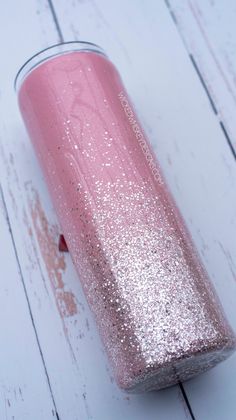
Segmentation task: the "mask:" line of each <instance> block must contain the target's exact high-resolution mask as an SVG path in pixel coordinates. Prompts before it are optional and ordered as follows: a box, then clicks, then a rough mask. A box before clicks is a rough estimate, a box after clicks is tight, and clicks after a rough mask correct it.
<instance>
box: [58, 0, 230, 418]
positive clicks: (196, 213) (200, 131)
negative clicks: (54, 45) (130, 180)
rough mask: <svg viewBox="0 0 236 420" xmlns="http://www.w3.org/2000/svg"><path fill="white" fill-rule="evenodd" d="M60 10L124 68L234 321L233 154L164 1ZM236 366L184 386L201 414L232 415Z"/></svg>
mask: <svg viewBox="0 0 236 420" xmlns="http://www.w3.org/2000/svg"><path fill="white" fill-rule="evenodd" d="M222 7H223V6H222ZM229 7H230V6H229ZM179 8H180V6H179ZM227 13H230V12H227ZM56 14H57V18H58V22H59V25H60V27H61V30H62V33H63V36H64V39H66V40H69V39H72V38H73V39H83V40H88V41H93V42H95V43H98V44H100V45H101V46H103V48H104V49H105V50H106V51H107V53H108V55H109V56H110V58H111V59H112V60H113V61H114V63H115V64H116V65H117V67H118V69H119V70H120V72H121V74H122V76H123V79H124V82H125V84H126V86H127V89H128V91H129V92H130V94H131V97H132V99H133V101H134V103H135V104H136V108H137V110H138V113H139V115H140V118H141V120H142V122H143V124H144V126H145V128H146V131H147V132H148V134H149V137H150V139H151V141H152V143H153V146H154V148H155V151H156V153H157V156H158V158H159V161H160V163H161V166H162V168H163V170H164V173H165V175H166V178H167V180H168V182H169V185H170V187H171V190H172V192H173V194H174V196H175V198H176V200H177V203H178V204H179V207H180V209H181V211H182V214H183V215H184V218H185V220H186V222H187V224H188V227H189V229H190V231H191V233H192V236H193V239H194V241H195V243H196V245H197V247H198V249H199V251H200V253H201V255H202V258H203V261H204V263H205V265H206V268H207V270H208V272H209V274H210V276H211V278H212V280H213V282H214V284H215V287H216V289H217V291H218V293H219V295H220V298H221V300H222V303H223V305H224V308H225V311H226V313H227V315H228V317H229V319H230V321H231V323H232V324H233V325H234V327H236V306H235V296H236V282H235V278H236V266H235V263H234V256H235V239H234V235H233V233H232V232H233V231H234V230H235V228H236V219H235V206H236V196H235V187H236V165H235V159H234V156H233V154H232V151H231V150H230V148H229V147H228V143H227V139H226V137H225V134H224V132H223V130H222V127H221V126H220V124H219V119H218V116H216V114H215V112H214V109H213V108H212V104H211V102H210V101H209V97H208V96H207V95H206V91H205V90H204V88H203V85H202V84H201V82H200V79H199V75H198V74H197V72H196V69H195V68H194V67H193V64H192V62H191V59H190V57H189V55H188V53H187V51H186V48H185V46H184V44H183V42H182V40H181V38H180V36H179V34H178V31H177V28H176V27H175V25H174V22H173V20H172V18H171V16H170V13H169V11H168V8H167V6H166V5H165V4H164V3H162V2H154V1H152V2H149V3H148V7H147V4H146V3H142V2H136V1H134V0H133V1H129V2H125V1H119V2H106V1H105V0H100V1H99V3H98V2H96V1H84V2H80V3H76V2H74V1H72V0H71V1H67V2H62V3H57V4H56ZM223 91H224V89H223V90H222V92H223ZM222 95H223V93H222ZM235 371H236V357H235V356H233V357H232V358H231V359H230V360H228V361H227V362H225V363H223V364H221V365H220V366H218V367H216V368H215V369H214V370H212V371H210V372H208V373H206V374H204V375H202V376H200V377H198V378H196V379H194V380H192V381H190V382H188V383H186V384H185V385H184V388H185V391H186V393H187V396H188V398H189V401H190V403H191V406H192V408H193V413H194V415H195V416H196V418H207V419H221V418H223V417H224V418H225V417H226V418H228V419H230V418H232V413H233V412H234V411H235V398H236V390H235V387H234V379H233V378H234V374H235ZM226 407H227V408H226Z"/></svg>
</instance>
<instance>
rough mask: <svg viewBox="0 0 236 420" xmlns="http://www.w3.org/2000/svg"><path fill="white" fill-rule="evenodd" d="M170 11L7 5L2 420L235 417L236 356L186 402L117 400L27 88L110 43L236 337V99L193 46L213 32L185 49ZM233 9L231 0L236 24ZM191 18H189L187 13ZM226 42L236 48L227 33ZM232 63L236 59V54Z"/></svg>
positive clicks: (28, 1)
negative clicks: (66, 247) (44, 72)
mask: <svg viewBox="0 0 236 420" xmlns="http://www.w3.org/2000/svg"><path fill="white" fill-rule="evenodd" d="M172 3H173V4H172ZM206 3H207V2H206ZM175 4H177V2H175ZM182 4H185V2H182ZM194 4H195V6H196V2H195V3H194ZM202 4H203V2H201V7H203V6H202ZM195 6H194V7H195ZM170 7H174V1H173V2H171V5H169V7H167V5H166V4H165V3H164V2H155V1H154V0H153V1H150V2H149V4H148V7H147V5H146V4H145V3H142V2H141V1H138V2H137V1H134V0H130V1H129V2H125V1H124V0H120V1H119V2H107V1H105V0H100V1H99V2H95V1H92V0H91V1H89V0H84V1H78V2H77V1H75V0H68V1H62V2H54V3H53V2H52V1H49V2H47V1H46V0H39V1H36V0H23V1H22V2H13V0H10V1H8V2H4V3H2V4H1V25H0V31H1V33H0V34H1V39H2V40H7V42H5V44H4V47H3V49H2V63H4V65H2V66H1V67H0V80H1V95H0V112H1V120H0V182H1V187H2V191H3V199H4V203H5V204H4V208H3V207H1V208H3V211H2V213H1V216H0V232H1V239H2V241H4V242H2V243H4V247H3V249H2V248H0V253H1V257H2V261H3V265H2V278H3V282H2V283H1V287H0V299H1V303H2V304H1V308H2V310H3V315H4V316H2V317H1V318H2V320H1V323H2V325H1V327H2V328H1V329H0V338H1V345H2V348H1V349H2V351H1V356H0V364H1V365H2V369H1V374H0V386H1V407H0V418H1V419H2V418H3V419H8V418H13V416H14V418H15V419H19V420H24V419H32V418H33V419H36V420H37V419H45V420H48V419H50V418H51V417H52V418H56V416H58V418H60V419H61V420H76V419H80V420H86V419H94V420H100V419H103V420H110V419H112V420H119V419H121V418H125V419H127V420H134V419H135V420H136V419H137V420H144V419H147V418H148V419H149V420H152V419H153V420H154V419H160V420H161V419H168V420H169V419H177V420H178V419H184V418H193V416H194V417H195V418H196V419H206V418H207V419H208V420H211V419H212V420H213V419H214V420H215V419H222V418H224V419H229V420H231V419H232V418H233V417H232V415H233V414H232V413H234V411H235V399H236V390H235V387H234V376H235V374H236V358H235V357H232V358H231V359H230V360H228V361H227V362H225V363H224V364H222V365H221V366H219V367H217V368H215V369H214V370H212V371H211V372H209V373H206V374H204V375H202V376H200V377H199V378H196V379H194V380H192V381H190V382H188V383H186V384H184V388H183V389H182V391H181V390H180V388H179V387H173V388H171V389H169V390H165V391H161V392H158V393H151V394H148V395H143V396H127V395H126V394H125V393H122V392H121V391H120V390H118V389H117V387H116V385H115V383H114V381H113V378H112V373H111V372H110V370H109V366H108V362H107V359H106V356H105V354H104V351H103V347H102V344H101V342H100V339H99V337H98V333H97V329H96V326H95V325H94V322H93V319H92V316H91V313H90V311H89V309H88V307H87V303H86V300H85V297H84V295H83V292H82V290H81V287H80V283H79V281H78V278H77V276H76V274H75V271H74V268H73V265H72V262H71V259H70V256H69V255H68V254H63V255H61V254H60V253H59V251H58V250H57V241H58V235H59V234H60V227H59V226H58V222H57V219H56V216H55V213H54V210H53V208H52V204H51V200H50V197H49V195H48V192H47V188H46V185H45V182H44V180H43V176H42V173H41V170H40V168H39V166H38V163H37V160H36V158H35V155H34V151H33V149H32V147H31V145H30V142H29V139H28V136H27V134H26V132H25V129H24V127H23V123H22V121H21V119H20V116H19V111H18V108H17V102H16V96H15V93H14V91H13V80H14V76H15V74H16V72H17V70H18V68H19V67H20V65H21V64H22V63H23V62H24V60H26V59H27V58H28V57H29V56H30V55H32V54H34V53H35V52H36V51H37V50H39V49H42V48H44V47H46V46H48V45H50V44H53V43H56V42H58V41H60V40H62V39H65V40H71V39H84V40H88V41H93V42H96V43H98V44H100V45H101V46H103V48H104V49H105V50H106V51H107V53H108V55H109V56H110V57H111V59H112V60H113V61H114V63H115V64H116V65H117V67H118V69H119V71H120V73H121V75H122V77H123V80H124V82H125V85H126V87H127V90H128V91H129V92H130V95H131V98H132V99H133V101H134V103H135V105H136V108H137V111H138V114H139V116H140V119H141V121H142V123H143V125H144V127H145V129H146V131H147V133H148V135H149V137H150V140H151V142H152V144H153V147H154V149H155V152H156V154H157V156H158V159H159V161H160V163H161V166H162V168H163V170H164V173H165V176H166V178H167V181H168V183H169V185H170V187H171V190H172V192H173V194H174V196H175V198H176V200H177V203H178V204H179V207H180V209H181V212H182V213H183V215H184V218H185V220H186V222H187V224H188V226H189V228H190V231H191V233H192V235H193V238H194V241H195V243H196V245H197V247H198V249H199V251H200V253H201V255H202V258H203V261H204V263H205V265H206V267H207V270H208V271H209V274H210V276H211V278H212V280H213V281H214V284H215V286H216V288H217V291H218V293H219V295H220V297H221V300H222V303H223V305H224V307H225V310H226V312H227V315H228V317H229V319H230V320H231V323H232V324H234V326H235V327H236V323H235V320H236V305H235V296H236V267H235V240H234V234H233V232H234V230H235V228H236V217H235V210H234V209H235V206H236V197H235V187H236V164H235V159H234V156H233V154H232V151H231V150H230V148H229V144H228V143H227V140H226V137H225V134H224V132H223V130H222V127H221V126H220V122H221V121H222V122H223V124H224V126H225V127H226V130H227V131H228V132H229V135H230V138H232V139H233V138H234V135H235V131H234V124H235V122H232V120H233V118H232V116H233V107H232V106H231V105H232V101H233V99H232V94H229V92H228V91H227V88H226V87H225V85H222V83H221V84H219V83H218V81H219V80H220V79H219V78H220V76H219V74H218V73H217V70H216V63H215V64H214V60H213V61H212V59H211V60H210V59H209V53H207V51H206V47H204V45H205V43H206V41H204V40H203V41H201V45H203V47H201V48H202V49H196V50H192V49H191V50H190V49H188V47H187V48H186V45H187V43H188V40H190V39H194V42H195V44H194V45H196V41H197V40H198V39H200V35H198V32H194V31H195V29H193V31H192V32H194V33H195V34H197V35H194V36H193V35H192V32H191V30H190V29H191V28H190V29H189V30H188V31H187V30H185V35H183V31H182V32H181V36H182V38H181V36H180V33H179V30H180V28H178V27H177V26H176V24H175V23H174V21H173V19H172V17H171V14H170ZM207 7H208V6H207ZM209 7H210V6H209ZM217 7H218V6H217ZM230 8H231V3H230V2H228V7H227V8H226V9H227V11H226V12H225V15H224V16H226V17H225V19H226V18H227V16H228V15H229V14H230V10H231V9H230ZM177 9H178V13H179V14H180V12H181V10H182V9H183V10H185V8H184V7H182V9H181V7H180V6H176V9H175V12H176V10H177ZM13 10H14V13H13ZM171 10H172V9H171ZM173 10H174V9H173ZM204 10H208V9H204ZM209 10H211V9H209ZM217 10H218V9H217ZM221 12H222V14H224V11H223V10H221ZM181 13H182V12H181ZM208 14H209V13H208V11H206V16H208ZM206 16H205V17H204V20H206ZM190 18H191V17H188V16H187V17H186V21H187V20H188V19H190ZM208 18H209V19H211V22H212V19H213V18H212V17H209V16H208ZM191 19H192V18H191ZM221 19H224V17H223V18H221ZM231 26H232V25H231ZM212 27H214V25H213V23H212V24H211V25H209V24H207V25H205V31H206V32H207V31H208V29H209V36H210V39H211V43H212V45H213V47H214V48H215V49H217V48H218V46H216V44H217V43H218V41H217V43H216V41H215V39H216V37H215V32H217V29H216V28H215V27H214V28H215V29H214V30H215V32H212ZM193 28H194V26H193ZM231 30H233V29H232V28H231ZM219 33H220V34H219V40H222V43H223V44H222V45H225V41H224V34H223V32H219ZM210 34H212V35H210ZM191 37H195V38H191ZM183 38H184V42H183ZM217 45H219V44H217ZM213 47H212V48H213ZM196 51H198V55H197V54H196ZM189 52H191V53H192V54H193V58H194V60H196V64H197V67H199V69H200V72H201V74H203V81H204V83H205V84H206V87H207V89H208V90H209V93H210V97H211V98H212V99H213V102H214V104H216V107H217V113H216V112H215V111H214V109H213V107H212V104H211V102H210V100H209V96H208V95H207V92H206V90H205V89H204V85H203V83H202V81H201V80H200V78H199V74H198V73H197V71H196V68H194V66H193V62H192V61H191V59H190V57H189ZM228 55H229V57H231V59H233V58H232V55H231V53H230V51H228ZM200 59H201V60H202V62H204V63H205V62H206V63H209V64H206V65H205V67H204V68H205V69H209V76H208V78H209V79H210V80H211V83H210V84H209V82H208V78H207V77H205V72H204V71H203V67H202V65H201V63H200V61H199V60H200ZM207 74H208V73H207ZM212 74H214V75H215V74H218V76H217V77H218V78H217V77H215V76H214V77H215V79H214V77H213V76H211V75H212ZM227 77H229V76H228V73H227ZM229 80H230V86H231V87H232V86H233V82H232V79H229ZM218 85H220V88H219V89H220V90H219V92H218V91H217V89H218ZM216 91H217V92H218V93H217V94H216ZM217 98H218V99H217ZM229 98H231V99H229ZM230 121H231V123H232V124H231V125H230ZM9 228H10V231H9V230H8V229H9ZM11 235H12V236H11ZM13 241H14V242H13ZM16 256H17V258H16ZM19 270H20V273H19ZM21 276H22V277H21ZM12 308H14V311H13V310H12ZM19 387H20V389H21V392H22V394H23V399H24V401H23V400H22V398H21V396H20V391H19ZM8 390H10V391H9V393H8ZM14 390H15V391H14ZM22 390H23V391H22ZM183 392H184V393H186V396H185V395H183ZM15 395H16V396H15ZM184 396H185V397H186V398H187V399H188V402H189V406H187V405H186V399H185V400H184ZM8 400H9V402H10V405H9V403H8ZM191 411H192V412H193V414H192V415H191Z"/></svg>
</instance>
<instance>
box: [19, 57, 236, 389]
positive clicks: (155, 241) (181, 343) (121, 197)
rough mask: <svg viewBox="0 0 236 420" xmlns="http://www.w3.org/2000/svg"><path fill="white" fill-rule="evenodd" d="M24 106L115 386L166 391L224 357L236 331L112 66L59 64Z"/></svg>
mask: <svg viewBox="0 0 236 420" xmlns="http://www.w3.org/2000/svg"><path fill="white" fill-rule="evenodd" d="M19 104H20V109H21V112H22V115H23V118H24V121H25V124H26V126H27V128H28V131H29V134H30V137H31V140H32V142H33V144H34V146H35V149H36V151H37V155H38V157H39V159H40V162H41V165H42V168H43V170H44V174H45V177H46V180H47V184H48V187H49V190H50V192H51V195H52V198H53V202H54V206H55V209H56V211H57V214H58V217H59V220H60V223H61V227H62V230H63V234H64V236H65V239H66V243H67V245H68V248H69V251H70V254H71V256H72V259H73V262H74V264H75V267H76V269H77V271H78V274H79V278H80V281H81V282H82V285H83V288H84V291H85V294H86V297H87V300H88V302H89V305H90V307H91V309H92V311H93V313H94V316H95V318H96V321H97V324H98V327H99V330H100V334H101V336H102V339H103V342H104V345H105V347H106V350H107V353H108V356H109V359H110V361H111V365H112V367H113V371H114V374H115V377H116V380H117V382H118V384H119V385H120V386H121V387H122V388H124V389H126V390H128V391H131V392H141V391H147V390H151V389H160V388H163V387H166V386H169V385H172V384H174V383H176V382H178V381H180V380H185V379H188V378H190V377H192V376H194V375H196V374H198V373H200V372H202V371H205V370H206V369H208V368H210V367H213V366H214V365H215V364H216V363H218V362H220V361H221V360H224V359H225V358H226V357H228V356H229V355H230V354H231V353H232V351H233V350H234V349H235V337H234V334H233V332H232V330H231V328H230V326H229V324H228V323H227V320H226V319H225V316H224V314H223V311H222V308H221V305H220V303H219V301H218V298H217V297H216V295H215V292H214V290H213V287H212V285H211V283H210V281H209V279H208V276H207V273H206V271H205V269H204V268H203V266H202V264H201V262H200V259H199V256H198V254H197V252H196V250H195V248H194V246H193V244H192V241H191V238H190V236H189V233H188V231H187V229H186V227H185V224H184V221H183V219H182V217H181V215H180V213H179V211H178V209H177V207H176V205H175V203H174V201H173V198H172V196H171V195H170V192H169V190H168V187H167V185H166V183H165V181H164V180H163V176H162V174H161V171H160V168H159V166H158V163H157V162H156V158H155V156H154V154H153V152H152V150H151V148H150V145H149V143H148V141H147V139H146V137H145V134H144V132H143V131H142V129H141V127H140V124H139V122H138V119H137V116H136V115H135V112H134V110H133V108H132V105H131V104H130V100H129V98H128V95H127V93H126V91H125V89H124V87H123V85H122V82H121V80H120V77H119V75H118V73H117V71H116V69H115V67H114V66H113V64H112V63H111V62H110V61H109V60H108V59H107V58H106V57H105V56H103V55H101V54H98V53H95V52H83V51H80V52H71V53H67V54H63V55H58V56H56V57H53V58H51V59H49V60H47V61H45V62H44V63H42V64H40V65H39V66H38V67H36V68H34V69H33V70H32V71H31V72H30V73H29V74H28V76H27V77H26V78H25V80H24V82H23V83H22V86H21V89H20V92H19Z"/></svg>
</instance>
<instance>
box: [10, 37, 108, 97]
mask: <svg viewBox="0 0 236 420" xmlns="http://www.w3.org/2000/svg"><path fill="white" fill-rule="evenodd" d="M72 51H78V52H79V51H81V52H95V53H98V54H102V55H104V56H106V54H105V51H104V50H103V49H102V48H101V47H99V46H98V45H96V44H94V43H92V42H87V41H68V42H61V43H59V44H55V45H51V46H50V47H47V48H45V49H43V50H41V51H39V52H37V53H36V54H34V55H32V57H30V58H29V59H28V60H27V61H26V62H25V63H24V64H23V65H22V66H21V67H20V69H19V70H18V72H17V74H16V77H15V81H14V87H15V90H16V92H18V90H19V87H20V86H21V84H22V82H23V80H24V78H25V77H26V75H27V74H28V73H30V71H31V70H33V69H34V68H35V67H37V66H38V65H39V64H41V63H42V62H44V61H46V60H49V59H50V58H52V57H55V56H57V55H61V54H68V53H70V52H72Z"/></svg>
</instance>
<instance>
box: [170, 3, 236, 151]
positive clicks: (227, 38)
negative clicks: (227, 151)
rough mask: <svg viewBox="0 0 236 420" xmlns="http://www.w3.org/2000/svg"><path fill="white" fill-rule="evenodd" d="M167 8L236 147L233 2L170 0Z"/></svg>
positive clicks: (235, 47) (235, 15)
mask: <svg viewBox="0 0 236 420" xmlns="http://www.w3.org/2000/svg"><path fill="white" fill-rule="evenodd" d="M169 8H170V11H171V12H172V14H173V16H174V19H175V21H176V25H177V28H178V30H179V31H180V33H181V36H182V38H183V41H184V43H185V45H186V48H187V50H188V51H189V52H190V53H191V54H192V55H193V56H194V59H195V61H196V64H197V66H198V68H199V70H200V72H201V74H202V77H203V79H204V82H205V84H206V86H207V89H208V90H209V92H210V95H211V96H212V98H213V100H214V102H215V105H216V109H217V111H218V118H219V119H221V120H223V121H224V124H225V127H226V128H227V131H228V133H229V136H230V139H231V141H232V144H233V146H234V149H235V150H236V119H235V110H236V83H235V80H236V53H235V51H236V25H235V20H236V5H235V2H233V1H231V0H227V1H224V2H222V1H220V0H214V1H210V0H208V1H205V0H197V1H196V0H184V1H182V2H181V3H180V2H179V1H177V0H169Z"/></svg>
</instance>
